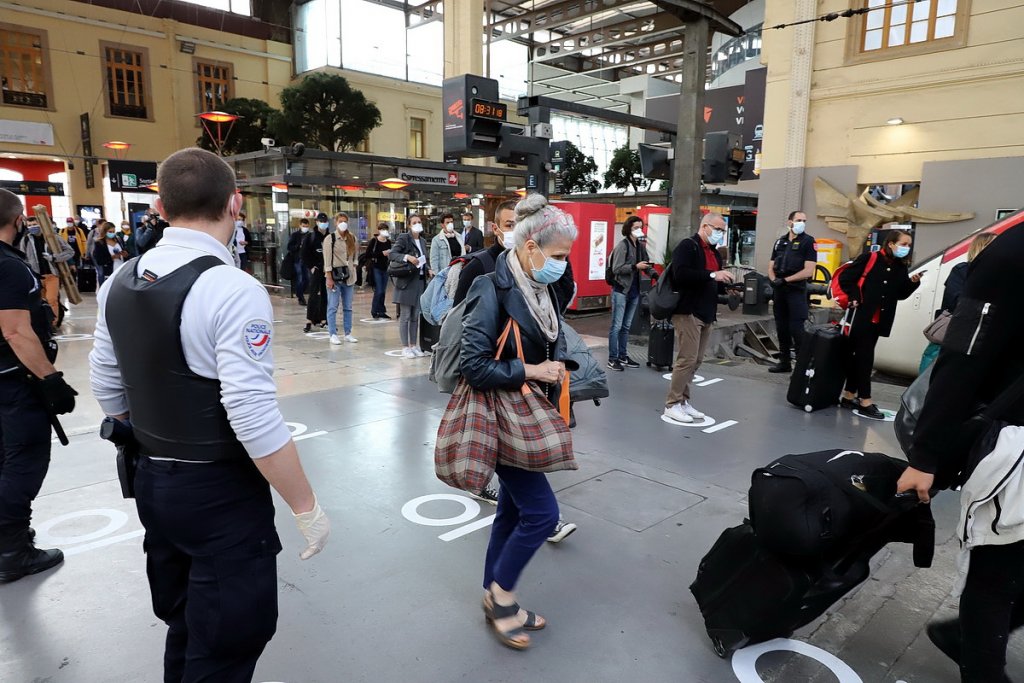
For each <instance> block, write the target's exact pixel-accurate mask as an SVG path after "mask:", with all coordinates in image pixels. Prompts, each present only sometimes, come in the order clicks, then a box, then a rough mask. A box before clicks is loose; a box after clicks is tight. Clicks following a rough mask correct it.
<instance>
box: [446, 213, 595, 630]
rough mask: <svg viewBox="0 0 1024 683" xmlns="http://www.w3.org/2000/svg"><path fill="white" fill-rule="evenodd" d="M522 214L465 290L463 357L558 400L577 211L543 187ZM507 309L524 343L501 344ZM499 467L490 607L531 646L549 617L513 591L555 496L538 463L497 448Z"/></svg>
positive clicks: (485, 372) (549, 524)
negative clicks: (561, 283) (507, 244)
mask: <svg viewBox="0 0 1024 683" xmlns="http://www.w3.org/2000/svg"><path fill="white" fill-rule="evenodd" d="M515 217H516V226H515V231H514V233H513V234H514V236H515V240H514V242H515V247H514V248H513V249H511V250H509V251H506V252H504V253H503V254H501V255H500V256H498V259H497V263H496V264H495V270H494V273H491V274H488V275H485V276H481V277H478V278H477V279H476V280H475V281H474V282H473V285H472V286H471V287H470V290H469V294H468V295H467V297H466V309H465V313H464V314H463V323H462V324H463V332H462V351H461V357H460V366H461V370H462V375H463V377H464V378H465V379H466V381H467V382H468V383H469V385H470V386H472V387H473V388H475V389H479V390H483V391H487V390H493V389H505V390H511V391H518V390H519V389H520V388H521V387H522V386H523V385H524V384H525V383H527V382H530V383H533V384H535V385H536V386H538V387H539V389H540V393H541V394H543V395H545V396H547V397H548V399H549V400H550V401H552V403H553V404H554V403H556V396H557V393H558V389H559V388H560V386H561V382H562V381H563V380H566V381H567V375H566V369H567V367H568V369H570V370H575V369H577V366H576V363H574V362H573V361H572V360H570V359H569V355H568V353H567V350H566V343H565V336H564V335H563V333H562V320H561V310H562V305H561V304H562V302H560V301H559V300H558V295H557V294H556V292H555V290H554V288H553V287H552V285H553V284H554V283H555V282H557V281H558V280H559V278H560V277H561V276H562V274H563V272H564V271H565V268H566V263H567V258H568V256H569V250H570V249H571V248H572V244H573V242H574V241H575V240H576V236H577V232H578V231H577V229H576V225H575V224H574V223H573V221H572V218H571V217H570V216H568V215H567V214H565V213H564V212H562V211H560V210H558V209H556V208H555V207H553V206H550V205H549V204H548V203H547V200H546V199H545V198H544V197H543V196H541V195H539V194H534V195H530V196H528V197H527V198H526V199H524V200H522V201H521V202H519V203H518V204H517V205H516V209H515ZM510 318H511V319H512V320H514V321H515V322H516V323H517V324H518V325H519V328H520V331H521V340H522V342H521V344H522V347H521V349H520V348H516V343H515V341H514V340H513V339H512V338H510V339H509V340H508V343H507V344H505V346H504V347H503V348H500V349H499V348H498V337H499V335H500V334H501V331H502V330H503V329H504V327H505V325H506V324H507V323H508V321H509V319H510ZM510 337H511V335H510ZM520 352H521V353H522V357H523V360H519V354H520ZM495 474H496V475H497V476H498V479H499V481H500V482H501V490H500V493H499V494H498V506H497V513H496V515H495V518H494V523H493V525H492V526H491V539H490V543H489V544H488V547H487V556H486V559H485V561H484V583H483V585H484V590H485V591H486V594H485V596H484V612H485V614H486V616H487V621H488V623H489V624H491V625H492V627H493V629H494V632H495V633H496V634H497V636H498V638H499V639H500V640H501V642H502V643H504V644H505V645H507V646H509V647H511V648H514V649H517V650H522V649H525V648H527V647H529V646H530V637H529V635H527V634H526V633H525V631H536V630H540V629H542V628H544V626H545V625H546V622H545V620H544V618H543V617H540V616H538V615H536V614H534V613H533V612H529V611H527V610H524V609H521V608H520V607H519V604H518V603H517V601H516V596H515V593H514V591H515V588H516V583H517V582H518V580H519V576H520V574H522V571H523V569H524V568H525V567H526V564H527V563H528V562H529V561H530V559H531V558H532V557H533V555H534V553H535V552H536V551H537V549H538V548H540V546H542V545H544V541H545V540H546V539H547V538H548V536H549V535H550V534H551V532H552V530H553V529H554V528H555V525H556V524H557V523H558V503H557V501H556V500H555V494H554V492H552V490H551V485H550V484H549V483H548V480H547V477H546V476H545V475H544V474H543V473H541V472H534V471H528V470H524V469H520V468H518V467H512V466H510V465H507V464H503V463H502V458H501V457H500V456H499V458H498V464H497V466H496V467H495Z"/></svg>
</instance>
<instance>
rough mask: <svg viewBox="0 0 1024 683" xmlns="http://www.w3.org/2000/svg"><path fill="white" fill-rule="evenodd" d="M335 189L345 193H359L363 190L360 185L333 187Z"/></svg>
mask: <svg viewBox="0 0 1024 683" xmlns="http://www.w3.org/2000/svg"><path fill="white" fill-rule="evenodd" d="M335 187H337V188H338V189H339V190H344V191H345V192H359V191H360V190H362V189H363V187H362V186H361V185H335Z"/></svg>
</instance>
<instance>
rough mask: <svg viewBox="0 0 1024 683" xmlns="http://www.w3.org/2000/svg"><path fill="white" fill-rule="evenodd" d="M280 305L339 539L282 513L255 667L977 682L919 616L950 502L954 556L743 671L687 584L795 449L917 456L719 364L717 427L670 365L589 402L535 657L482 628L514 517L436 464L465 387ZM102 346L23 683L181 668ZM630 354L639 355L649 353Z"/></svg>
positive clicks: (534, 592)
mask: <svg viewBox="0 0 1024 683" xmlns="http://www.w3.org/2000/svg"><path fill="white" fill-rule="evenodd" d="M368 297H369V295H368V294H367V293H365V292H364V293H360V294H358V295H357V298H356V310H357V318H359V317H362V316H360V315H359V313H360V312H364V313H365V312H366V311H368V310H369V298H368ZM91 301H92V300H91V299H90V301H89V302H87V303H86V304H84V305H83V306H80V307H77V308H76V309H75V310H74V311H73V313H72V315H71V317H70V318H69V321H68V325H67V327H66V330H65V331H66V332H67V333H69V334H78V335H86V336H87V335H88V334H89V333H90V332H91V330H92V328H91V322H90V321H91V318H92V316H93V315H94V312H95V306H94V305H90V304H91ZM275 317H276V318H277V319H278V320H280V321H281V322H280V323H278V325H277V330H276V336H275V339H274V355H275V362H276V365H277V367H278V368H279V369H280V370H279V372H278V384H279V388H280V393H281V407H282V410H283V412H284V415H285V418H286V419H287V420H288V421H289V422H290V423H292V425H291V426H292V429H293V431H294V433H295V435H296V437H297V439H299V441H298V443H299V450H300V452H301V454H302V458H303V463H304V465H305V468H306V471H307V473H308V474H309V477H310V479H311V480H312V482H313V484H314V487H315V488H316V490H317V493H318V495H319V498H320V501H321V503H322V504H323V506H324V508H325V509H326V510H327V511H328V512H329V514H330V515H331V518H332V523H333V535H332V537H331V542H330V545H329V546H328V547H327V549H326V550H325V551H324V552H323V553H322V554H321V555H319V556H317V557H315V558H313V559H312V560H310V561H308V562H300V561H299V560H298V557H297V556H298V552H299V550H300V547H301V543H300V536H299V534H298V532H297V531H296V530H295V529H294V526H293V525H292V522H291V519H290V515H289V514H288V511H287V509H285V508H284V507H283V506H281V508H280V509H279V516H278V522H279V528H280V532H281V537H282V541H283V543H284V546H285V550H284V552H283V553H282V554H281V556H280V558H279V562H278V566H279V573H280V608H281V615H280V620H279V622H278V633H277V636H276V637H275V638H274V640H273V641H272V642H271V643H270V645H269V647H268V649H267V651H266V653H265V654H264V656H263V658H262V659H261V661H260V665H259V668H258V669H257V674H256V679H255V680H257V681H281V682H288V683H300V682H323V683H333V682H337V681H373V682H377V681H383V682H391V681H395V682H397V681H424V682H434V681H436V682H448V681H463V680H465V681H521V680H525V681H560V682H563V683H575V682H580V683H583V682H597V681H601V682H603V681H608V682H609V683H610V682H615V681H623V680H626V679H627V678H628V679H632V680H633V681H638V682H647V681H656V682H661V681H665V682H668V681H679V682H685V683H690V682H695V681H706V682H709V683H711V682H714V683H718V682H727V681H741V682H742V683H754V682H756V681H760V680H764V681H778V682H787V683H788V682H790V681H834V680H839V681H841V682H842V683H854V682H856V681H865V682H879V683H882V682H884V683H894V682H895V681H906V682H907V683H917V682H921V683H924V682H928V683H941V682H944V681H949V682H952V681H955V680H957V679H958V678H957V675H956V671H955V668H954V667H953V665H952V664H951V663H950V662H948V661H947V660H945V659H944V658H943V657H942V656H941V655H940V654H939V653H938V652H937V651H936V650H935V649H934V648H932V646H931V645H930V643H928V641H927V639H926V638H924V635H923V630H922V629H923V628H924V625H925V624H926V623H927V622H928V621H929V620H930V619H931V618H933V616H934V615H936V613H939V614H940V615H945V614H946V613H947V612H948V610H949V609H950V605H955V602H953V601H951V600H950V598H949V597H948V596H949V592H950V589H951V587H952V584H953V580H954V575H953V568H952V565H953V560H954V556H955V552H956V548H955V544H953V543H950V542H949V539H950V537H951V533H952V526H953V524H954V522H955V515H956V504H957V501H956V498H955V496H952V495H944V496H941V497H940V498H939V499H938V500H937V502H936V503H935V513H936V517H937V518H938V522H939V526H940V530H939V542H940V543H942V544H943V545H942V546H941V547H940V548H939V551H938V555H937V560H936V566H935V567H934V568H932V569H929V570H920V571H919V570H915V569H914V568H913V567H912V564H911V561H910V550H909V548H907V547H902V546H892V547H890V548H889V549H887V550H886V551H885V552H883V553H882V554H880V555H879V557H878V558H877V562H878V565H879V566H878V568H877V570H876V571H875V572H874V574H873V576H872V578H871V580H869V581H868V582H866V583H865V584H864V585H863V586H862V587H861V588H860V589H858V590H857V591H855V592H854V593H853V594H852V595H850V596H849V597H848V598H847V599H845V600H844V601H842V602H841V603H840V604H838V605H837V606H836V609H835V610H834V611H833V612H832V613H831V614H830V615H828V616H827V617H826V618H824V619H823V620H819V622H818V623H816V624H813V625H812V626H811V627H808V628H806V629H804V630H803V631H802V632H800V633H798V634H797V636H796V637H795V638H796V640H794V641H784V642H779V643H775V645H774V647H776V649H777V650H778V651H775V652H770V653H768V654H765V655H764V656H762V657H760V658H759V659H758V658H757V656H756V655H757V653H758V652H759V650H754V649H751V650H747V651H741V652H740V653H737V654H736V655H735V656H734V657H733V659H732V661H731V662H730V661H725V660H722V659H719V658H718V657H716V656H715V654H714V653H713V651H712V649H711V647H710V644H709V642H708V640H707V637H706V635H705V633H704V630H703V625H702V621H701V618H700V615H699V613H698V611H697V608H696V605H695V603H694V601H693V599H692V597H691V595H690V593H689V590H688V586H689V584H690V582H691V581H692V580H693V577H694V575H695V572H696V567H697V564H698V562H699V560H700V559H701V557H702V556H703V555H704V553H705V552H707V550H708V548H710V546H711V545H712V543H713V542H714V540H715V539H716V538H717V536H718V534H719V533H720V532H721V531H722V530H723V529H724V528H726V527H728V526H733V525H735V524H738V523H739V522H740V521H741V520H742V519H743V517H744V515H745V512H746V504H745V496H746V490H747V487H748V486H749V481H750V479H749V477H750V472H751V470H753V469H754V468H755V467H757V466H759V465H761V464H764V463H767V462H769V461H771V460H772V459H774V458H776V457H778V456H779V455H782V454H785V453H794V452H803V451H812V450H821V449H825V448H852V449H866V450H878V451H883V452H887V453H890V454H897V453H898V452H899V451H898V448H897V446H896V441H895V438H894V437H893V434H892V430H891V426H890V425H888V424H886V423H879V422H869V421H864V420H858V419H857V418H855V417H853V416H852V415H850V414H849V413H845V412H842V413H841V412H839V411H838V410H837V409H829V410H824V411H821V412H819V413H815V414H813V415H808V414H805V413H803V412H801V411H799V410H797V409H795V408H792V407H790V406H788V405H787V404H786V403H785V400H784V393H785V391H784V388H783V387H781V386H780V385H779V381H778V380H777V379H775V378H769V377H768V376H767V375H766V374H765V373H764V370H763V368H759V367H756V366H752V365H741V366H728V367H726V366H719V365H715V364H712V363H708V364H705V366H704V368H703V369H702V372H701V375H703V377H704V379H705V381H707V382H709V383H708V384H707V385H706V386H703V387H699V388H698V389H697V390H696V393H695V394H694V397H693V402H694V404H695V405H697V406H698V407H699V408H701V409H702V410H705V411H706V412H707V413H708V414H709V415H710V416H712V417H713V418H714V420H715V421H716V423H715V425H714V426H712V427H709V428H708V429H707V431H704V430H702V429H699V428H693V427H682V426H673V425H669V424H666V423H665V422H663V421H661V419H660V412H661V408H662V401H663V398H664V395H665V392H666V391H667V389H668V382H667V381H666V380H665V379H664V378H663V377H662V373H660V372H655V371H653V370H648V369H646V368H642V369H640V370H632V371H627V372H625V373H613V374H612V375H611V376H610V377H609V385H610V388H611V391H612V395H611V397H610V398H609V399H607V400H605V401H604V402H603V404H602V405H601V406H600V407H597V406H594V405H593V404H591V403H587V404H579V405H578V406H577V408H576V412H577V418H578V421H579V426H578V428H577V429H576V430H575V433H574V439H575V448H576V451H577V453H578V459H579V462H580V469H579V471H577V472H572V473H559V474H556V475H553V476H552V477H551V479H552V482H553V484H554V486H555V488H556V489H557V490H558V497H559V500H560V503H561V506H562V510H563V515H564V516H565V518H567V519H569V520H571V521H574V522H576V523H577V524H578V525H579V531H578V532H577V533H576V534H575V535H573V536H571V537H570V538H569V539H568V540H566V541H565V542H564V543H562V544H560V545H550V544H549V545H547V546H546V547H545V548H543V549H542V550H541V551H540V553H539V554H538V555H537V557H536V558H535V560H534V561H533V563H532V564H531V565H530V566H529V568H528V570H527V572H526V574H525V576H524V578H523V581H522V584H521V586H520V596H521V599H522V601H523V603H524V604H525V605H526V606H527V607H529V608H531V609H534V610H536V611H539V612H541V613H543V614H544V615H545V616H546V617H547V618H548V620H549V622H550V625H549V627H548V629H547V630H545V631H543V632H540V633H537V634H535V636H534V646H533V647H532V648H531V649H530V650H529V651H528V652H525V653H521V652H513V651H510V650H508V649H506V648H504V647H503V646H501V645H500V644H499V643H498V642H497V641H496V639H495V638H494V637H493V636H492V635H491V633H490V632H489V631H488V629H487V628H486V627H485V623H484V620H483V618H482V614H481V611H480V606H479V600H480V597H481V589H480V581H481V577H480V574H481V565H482V560H483V554H484V549H485V546H486V541H487V530H486V518H487V517H489V516H490V515H492V514H493V509H492V508H491V507H490V506H488V505H486V504H478V503H476V502H475V501H473V500H471V499H469V498H468V497H466V496H465V495H463V494H462V493H461V492H459V491H456V490H454V489H450V488H448V487H446V486H445V485H444V484H442V483H441V482H439V481H438V480H437V479H436V478H435V476H434V472H433V461H432V457H433V443H434V438H435V434H436V430H437V425H438V422H439V420H440V417H441V413H442V411H443V409H444V407H445V405H446V403H447V397H446V396H444V395H441V394H439V393H438V392H437V390H436V388H435V387H434V385H433V384H431V383H430V382H429V381H427V379H426V377H425V373H426V369H427V362H426V361H416V360H403V359H401V358H393V357H389V356H387V355H385V352H386V351H389V350H393V349H396V348H399V347H400V345H399V344H398V341H397V325H395V324H394V323H385V324H368V323H357V324H356V326H355V330H354V334H355V336H356V337H358V338H359V339H360V343H358V344H355V345H345V346H341V347H330V346H329V345H328V344H327V341H326V339H319V338H315V337H318V336H319V335H315V337H310V336H307V335H303V334H302V333H301V331H300V327H301V325H302V311H301V309H300V308H299V307H298V306H297V305H296V304H295V303H294V302H289V301H288V300H284V299H279V300H275ZM576 327H577V329H579V330H580V331H581V333H583V334H585V335H586V334H590V335H594V336H591V337H586V338H587V339H588V341H589V342H593V345H594V347H595V354H596V355H597V356H598V358H599V359H601V361H602V362H603V361H604V359H605V356H604V352H603V351H602V350H601V349H600V348H599V347H600V346H601V345H606V341H603V340H602V339H600V338H599V337H598V336H597V335H603V334H604V333H605V331H606V329H607V318H606V317H591V318H584V319H580V320H578V321H576ZM90 348H91V343H90V341H89V339H88V338H86V337H81V338H73V340H69V341H67V342H66V343H64V344H63V348H62V352H61V358H60V360H59V365H60V367H61V369H63V370H64V371H65V373H66V374H67V375H68V377H69V379H70V381H71V383H72V385H73V386H75V387H76V388H77V389H78V391H79V392H80V394H81V396H80V397H79V406H80V407H79V408H78V410H76V412H75V413H74V414H73V415H71V416H68V419H67V420H65V422H66V424H67V427H68V430H69V433H72V434H75V436H73V437H72V443H71V446H70V447H68V448H62V447H60V446H59V445H55V447H54V455H53V464H52V467H51V470H50V475H49V477H48V478H47V481H46V483H45V485H44V488H43V491H42V493H41V495H40V497H39V498H38V500H37V501H36V506H35V510H36V517H35V521H34V524H35V527H36V528H37V530H38V531H39V539H38V542H39V543H40V544H41V545H43V546H50V545H54V546H57V547H61V548H63V549H64V551H65V553H66V555H67V561H66V563H65V564H64V565H63V566H62V567H60V568H59V569H57V570H56V571H52V572H49V573H46V574H44V575H41V576H36V577H30V578H26V579H23V580H21V581H18V582H16V583H13V584H9V585H3V586H0V681H3V682H4V683H7V682H13V683H21V682H30V681H31V682H39V683H42V682H43V681H47V682H52V683H94V682H95V683H100V682H105V681H127V682H134V681H156V680H160V678H161V673H160V662H161V655H162V640H163V635H164V631H165V628H164V625H163V624H162V623H160V622H159V621H157V620H156V619H155V618H154V617H153V615H152V612H151V609H150V604H149V594H148V588H147V585H146V579H145V571H144V559H143V555H142V552H141V533H142V531H141V526H140V524H139V522H138V518H137V516H136V514H135V511H134V507H133V504H132V502H131V501H125V500H123V499H121V497H120V492H119V489H118V486H117V483H116V481H115V479H114V477H115V470H114V462H113V459H114V453H113V449H112V448H111V447H110V446H109V444H107V443H105V442H102V441H100V440H99V439H98V438H97V437H96V436H95V426H96V424H97V423H98V422H99V419H100V417H101V415H100V411H99V409H98V407H97V406H96V404H95V402H94V401H93V400H92V398H91V396H90V395H89V391H88V383H87V381H86V380H85V378H86V376H87V367H86V366H87V360H86V356H87V354H88V350H89V349H90ZM631 354H632V355H633V357H634V358H638V359H639V358H640V357H642V356H643V350H642V349H640V348H639V347H638V348H633V349H631ZM715 380H719V381H715ZM899 392H900V389H899V388H896V387H879V391H877V392H876V396H878V397H879V398H880V401H881V402H882V403H883V407H895V404H894V402H893V401H894V400H895V399H894V397H898V395H899ZM887 401H888V404H887ZM715 427H718V428H719V429H718V430H717V431H716V430H715ZM424 497H427V498H424ZM799 643H807V644H810V645H811V646H813V648H816V649H813V650H811V655H812V656H813V657H816V658H817V659H827V658H828V657H832V658H833V661H832V662H831V664H830V667H829V668H826V667H825V666H824V665H822V664H819V663H818V662H817V661H816V659H814V658H810V657H806V656H801V655H796V654H792V653H791V652H784V651H785V650H792V649H794V648H800V647H806V646H805V645H800V644H799ZM1014 644H1015V646H1016V645H1017V643H1016V642H1015V643H1014ZM762 649H766V648H762ZM805 654H806V653H805ZM1010 658H1011V675H1013V674H1014V672H1017V673H1018V675H1019V674H1020V673H1024V671H1022V667H1021V662H1022V661H1024V657H1021V653H1020V650H1019V648H1017V647H1015V648H1014V651H1013V652H1011V657H1010ZM755 660H756V666H755V664H754V662H755ZM843 667H846V668H845V669H844V668H843ZM830 670H831V671H832V673H829V671H830Z"/></svg>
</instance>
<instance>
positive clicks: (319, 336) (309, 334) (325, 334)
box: [305, 332, 331, 339]
mask: <svg viewBox="0 0 1024 683" xmlns="http://www.w3.org/2000/svg"><path fill="white" fill-rule="evenodd" d="M305 334H306V336H307V337H309V338H310V339H329V338H330V336H331V333H330V332H306V333H305Z"/></svg>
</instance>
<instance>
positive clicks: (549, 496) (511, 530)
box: [484, 465, 558, 591]
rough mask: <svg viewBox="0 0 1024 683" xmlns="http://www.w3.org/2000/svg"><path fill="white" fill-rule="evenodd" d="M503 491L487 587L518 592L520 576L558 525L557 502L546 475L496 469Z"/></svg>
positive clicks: (486, 572)
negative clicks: (494, 586)
mask: <svg viewBox="0 0 1024 683" xmlns="http://www.w3.org/2000/svg"><path fill="white" fill-rule="evenodd" d="M494 473H495V474H496V475H498V480H499V481H500V482H501V488H500V489H499V491H498V510H497V513H496V514H495V516H494V523H493V524H492V525H491V540H490V543H488V545H487V557H486V559H485V560H484V588H486V589H490V587H491V582H492V581H496V582H497V583H498V585H499V586H501V587H502V588H503V589H504V590H507V591H512V590H515V587H516V583H518V581H519V575H520V574H522V573H523V569H524V568H525V567H526V565H527V563H528V562H529V561H530V559H531V558H532V557H533V555H534V553H536V552H537V549H538V548H540V547H541V546H542V545H544V542H545V541H546V540H547V538H548V536H550V535H551V532H552V531H554V530H555V525H556V524H558V501H556V500H555V493H554V491H552V490H551V485H550V484H549V483H548V478H547V477H546V476H545V475H544V473H543V472H529V471H527V470H522V469H519V468H518V467H509V466H508V465H498V466H496V467H495V468H494Z"/></svg>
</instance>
